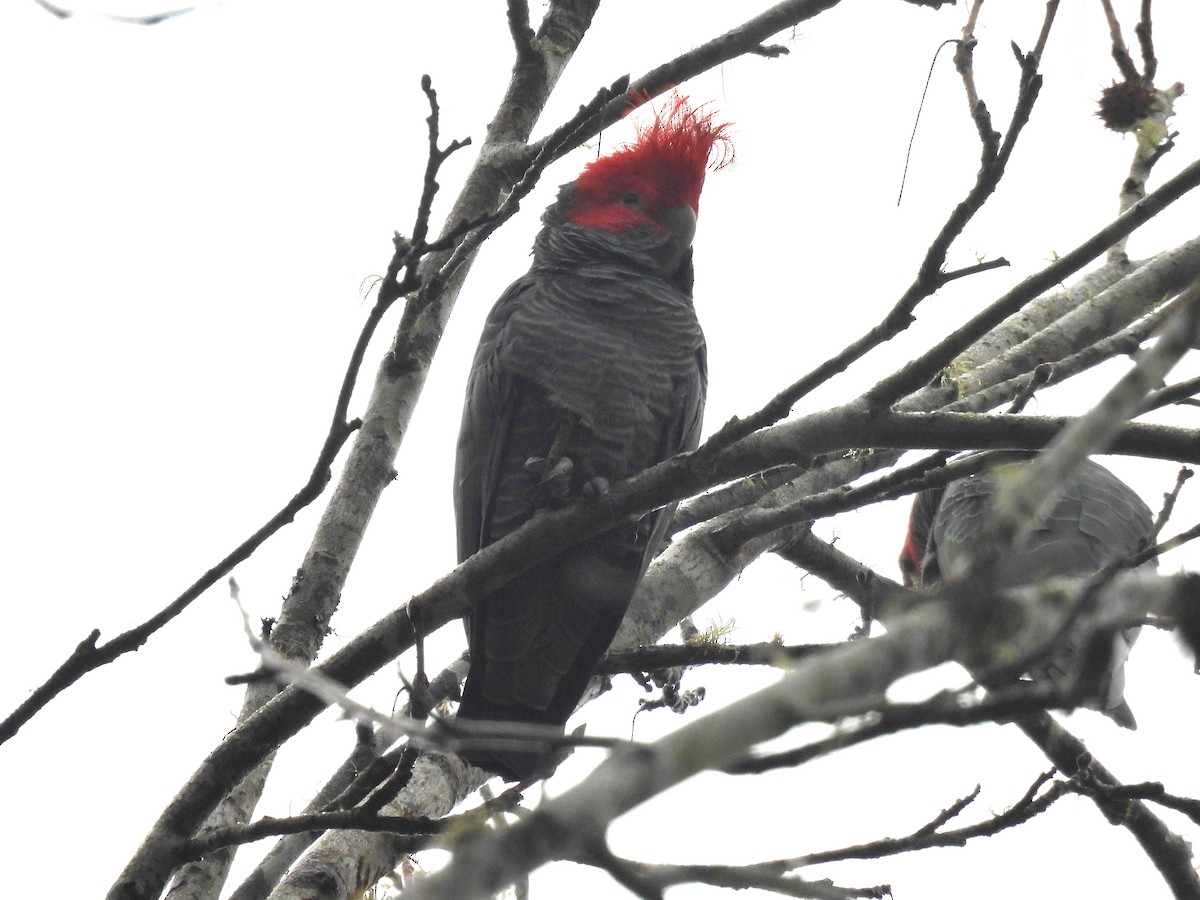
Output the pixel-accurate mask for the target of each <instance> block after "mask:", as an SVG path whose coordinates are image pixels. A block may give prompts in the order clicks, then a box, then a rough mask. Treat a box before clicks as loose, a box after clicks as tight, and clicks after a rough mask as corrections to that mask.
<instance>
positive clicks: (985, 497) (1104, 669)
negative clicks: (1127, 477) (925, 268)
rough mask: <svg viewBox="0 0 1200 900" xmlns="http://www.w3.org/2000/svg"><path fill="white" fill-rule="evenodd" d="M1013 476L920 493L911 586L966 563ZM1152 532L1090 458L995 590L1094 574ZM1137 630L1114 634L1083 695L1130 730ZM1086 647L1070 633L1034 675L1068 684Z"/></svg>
mask: <svg viewBox="0 0 1200 900" xmlns="http://www.w3.org/2000/svg"><path fill="white" fill-rule="evenodd" d="M1011 475H1012V473H1011V472H1007V473H1006V472H1005V468H1004V467H1002V468H1000V469H997V470H991V471H987V472H983V473H980V474H978V475H975V476H972V477H970V478H964V479H962V480H960V481H955V482H953V483H951V484H950V485H948V486H947V487H944V488H934V489H931V490H928V491H924V492H922V493H920V494H918V495H917V496H916V498H915V499H914V501H913V506H912V514H911V516H910V518H909V525H908V535H907V537H906V539H905V542H904V549H903V550H902V551H901V553H900V568H901V571H902V572H903V574H904V583H905V584H906V585H908V586H910V587H911V586H914V585H925V586H928V585H931V584H934V583H936V582H937V581H939V580H940V579H941V577H942V573H943V572H944V571H946V572H949V571H955V570H956V569H957V568H959V567H960V566H961V565H962V562H961V561H962V560H964V558H965V557H966V555H967V554H970V553H972V552H973V551H974V549H975V548H976V547H977V542H978V541H979V540H980V539H981V537H982V534H983V525H984V522H985V521H986V519H987V517H988V515H989V513H990V512H991V510H992V505H993V503H994V501H995V497H996V493H997V486H998V483H999V479H1001V478H1004V477H1007V476H1011ZM1153 527H1154V517H1153V515H1152V514H1151V512H1150V509H1149V508H1148V507H1147V506H1146V504H1145V503H1143V502H1142V499H1141V498H1140V497H1139V496H1138V495H1137V494H1135V493H1134V492H1133V490H1132V489H1131V488H1130V487H1129V486H1128V485H1127V484H1125V482H1123V481H1121V479H1119V478H1117V477H1116V476H1115V475H1113V474H1112V473H1111V472H1110V471H1108V469H1106V468H1104V467H1103V466H1101V465H1099V464H1097V463H1094V462H1092V461H1091V460H1087V461H1085V462H1084V463H1083V464H1082V465H1081V466H1080V467H1079V468H1078V469H1077V470H1076V471H1075V474H1074V475H1073V476H1072V477H1071V478H1070V479H1069V480H1068V481H1067V483H1066V485H1065V486H1064V488H1063V491H1062V493H1061V494H1060V495H1059V497H1058V499H1057V500H1056V501H1055V502H1054V504H1053V506H1052V508H1051V509H1050V510H1049V512H1048V513H1047V514H1046V515H1045V517H1044V518H1043V519H1042V521H1041V522H1039V523H1038V525H1037V527H1036V528H1035V529H1034V530H1033V532H1032V533H1031V534H1030V535H1029V537H1028V539H1027V540H1026V541H1025V542H1024V543H1023V544H1022V545H1021V546H1020V547H1018V548H1015V549H1014V550H1013V551H1012V552H1010V553H1008V554H1007V555H1006V556H1004V557H1002V558H1001V559H1000V560H999V562H998V565H997V569H996V573H997V587H1000V588H1003V587H1015V586H1018V585H1029V584H1036V583H1037V582H1038V581H1040V580H1042V579H1046V578H1051V577H1055V576H1078V577H1086V576H1088V575H1092V574H1093V573H1095V572H1096V571H1098V570H1099V569H1100V568H1101V567H1102V566H1104V565H1105V564H1106V563H1109V562H1112V561H1114V560H1119V559H1122V558H1125V557H1128V556H1129V555H1130V554H1132V553H1134V552H1135V551H1136V550H1138V549H1139V547H1140V546H1141V544H1142V542H1143V541H1145V540H1146V539H1148V538H1149V537H1150V535H1151V532H1152V530H1153ZM1147 565H1149V566H1153V565H1156V564H1155V563H1148V564H1147ZM1138 630H1139V629H1138V627H1136V626H1131V627H1127V628H1123V629H1120V630H1118V631H1116V632H1114V633H1113V634H1112V635H1111V656H1110V657H1109V659H1108V661H1107V663H1105V664H1104V665H1102V666H1100V667H1099V668H1100V672H1099V674H1098V677H1096V678H1095V679H1093V680H1092V681H1091V682H1090V683H1089V684H1088V686H1087V690H1086V691H1085V695H1084V703H1085V705H1087V706H1089V707H1092V708H1094V709H1098V710H1100V711H1101V712H1103V713H1105V714H1106V715H1108V716H1109V717H1111V718H1112V719H1113V720H1114V721H1115V722H1117V723H1118V724H1120V725H1123V726H1125V727H1126V728H1135V727H1137V726H1136V723H1135V721H1134V718H1133V713H1132V711H1131V710H1130V709H1129V705H1128V704H1127V703H1126V702H1125V698H1124V690H1125V658H1126V657H1127V656H1128V655H1129V649H1130V647H1131V646H1132V645H1133V642H1134V640H1135V639H1136V638H1137V634H1138ZM1080 644H1081V637H1080V635H1079V634H1077V633H1074V634H1073V633H1071V632H1070V631H1068V633H1067V635H1066V638H1065V640H1064V641H1063V644H1062V646H1061V647H1059V648H1058V649H1057V650H1056V651H1055V652H1054V654H1053V655H1052V656H1051V658H1050V659H1049V660H1048V661H1047V662H1045V663H1044V664H1042V666H1041V667H1040V668H1038V669H1036V670H1035V671H1033V672H1031V673H1030V674H1031V675H1033V676H1035V677H1046V678H1048V679H1049V680H1050V681H1051V683H1059V684H1063V683H1066V680H1067V679H1068V678H1070V677H1072V676H1073V675H1074V674H1075V669H1076V668H1077V667H1078V665H1077V664H1078V663H1079V662H1080V660H1077V659H1076V657H1077V656H1078V654H1079V653H1080V651H1081V646H1080ZM1101 660H1103V657H1101Z"/></svg>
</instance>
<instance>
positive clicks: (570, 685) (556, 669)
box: [454, 103, 723, 780]
mask: <svg viewBox="0 0 1200 900" xmlns="http://www.w3.org/2000/svg"><path fill="white" fill-rule="evenodd" d="M670 115H671V117H672V118H670V119H669V120H666V121H667V124H666V125H663V124H661V123H662V121H663V120H661V119H660V124H657V125H656V126H655V128H654V130H653V131H651V132H646V133H644V134H643V138H642V139H643V140H645V139H646V138H645V134H651V136H652V139H651V140H650V141H649V143H648V145H647V148H646V152H647V154H648V155H649V156H650V157H651V158H652V161H654V162H655V163H656V164H658V165H666V164H670V162H671V160H672V159H674V157H673V156H672V154H676V153H678V152H682V151H687V152H686V154H685V159H684V162H685V163H686V164H687V165H692V164H693V163H695V162H698V164H699V165H700V166H701V167H702V166H703V164H704V160H706V159H707V157H708V150H709V148H710V147H711V146H712V145H713V144H714V143H715V142H717V141H718V140H719V139H720V136H721V133H722V131H723V127H722V126H715V125H713V124H712V122H711V119H710V118H709V117H706V116H701V115H698V114H696V113H693V112H692V111H690V110H688V109H687V108H686V105H681V104H678V103H677V105H676V107H675V109H674V110H673V111H672V112H671V114H670ZM664 128H666V129H668V131H667V132H664V131H663V129H664ZM670 129H674V130H670ZM664 133H666V134H669V136H670V137H671V140H672V141H675V143H670V142H668V143H664V141H663V135H664ZM681 136H682V137H681ZM639 146H640V145H639V144H635V145H633V147H632V148H627V149H624V150H620V151H617V153H615V154H614V155H613V157H610V158H605V159H602V160H599V161H597V162H596V163H594V164H593V166H591V167H589V170H587V171H586V172H585V175H589V173H590V180H589V182H588V188H587V196H586V202H587V203H588V204H591V206H589V207H588V208H586V209H583V210H581V209H580V203H581V199H580V197H579V196H577V193H576V187H575V185H567V186H565V187H564V188H563V189H562V190H561V191H560V193H559V196H558V199H557V201H556V202H555V203H554V204H553V205H552V206H551V207H550V208H549V209H548V210H547V211H546V213H545V214H544V216H543V218H542V229H541V231H540V232H539V234H538V236H537V239H536V240H535V242H534V251H533V264H532V266H531V268H530V270H529V272H528V273H527V274H526V275H524V276H522V277H521V278H519V279H518V280H517V281H516V282H515V283H513V285H512V286H511V287H509V289H508V290H507V291H505V293H504V294H503V295H502V296H501V298H500V299H499V301H497V303H496V305H495V306H494V307H493V308H492V310H491V313H490V314H489V316H488V318H487V321H486V323H485V325H484V329H483V335H482V337H481V338H480V343H479V347H478V349H477V350H476V353H475V358H474V361H473V363H472V370H471V376H470V379H469V381H468V385H467V398H466V405H465V408H464V412H463V421H462V428H461V431H460V433H459V441H458V453H457V459H456V467H455V485H454V487H455V491H454V503H455V512H456V517H457V521H458V553H459V558H460V560H461V559H466V558H467V557H468V556H470V555H471V554H473V553H475V552H476V551H477V550H479V549H480V548H482V547H485V546H487V545H489V544H491V543H493V542H495V541H497V540H500V539H501V538H503V537H504V536H506V535H508V534H510V533H512V532H513V531H514V530H516V529H517V528H519V527H520V526H521V525H523V524H524V523H525V522H527V521H528V520H529V519H530V518H531V517H532V516H533V515H534V514H535V513H536V512H537V509H538V507H539V505H541V504H544V503H545V502H547V498H546V493H547V488H546V486H545V485H544V484H542V481H543V479H544V478H546V477H547V476H548V475H549V476H551V478H552V479H558V480H560V481H565V487H566V493H567V494H569V495H571V496H578V495H580V494H584V493H585V492H586V490H587V489H589V488H591V489H593V492H594V489H595V488H596V487H597V486H600V485H603V484H604V483H605V482H617V481H620V480H622V479H625V478H628V477H630V476H631V475H634V474H636V473H638V472H640V471H642V470H643V469H646V468H648V467H650V466H652V465H654V464H656V463H658V462H661V461H662V460H665V459H667V458H669V457H671V456H673V455H674V454H676V453H678V452H680V451H683V450H691V449H694V448H695V447H696V446H697V444H698V442H699V437H700V426H701V420H702V418H703V413H704V397H705V392H706V388H707V377H708V376H707V368H706V361H705V346H704V335H703V332H702V331H701V329H700V323H699V321H698V320H697V318H696V313H695V310H694V309H693V306H692V297H691V289H692V252H691V246H690V245H691V237H692V233H693V231H694V227H695V213H696V208H697V205H698V194H699V189H700V185H701V184H702V183H703V169H702V168H701V170H700V171H699V172H691V173H688V176H687V177H686V178H682V179H681V178H674V179H671V178H667V179H665V181H663V180H660V179H657V178H656V177H655V173H654V172H653V171H650V172H647V171H643V170H641V169H638V168H637V163H638V154H637V149H638V147H639ZM698 147H699V148H701V149H702V150H703V153H702V154H701V153H699V152H698V150H697V148H698ZM607 162H611V163H612V170H611V171H610V170H609V169H605V168H604V166H605V164H606V163H607ZM627 169H628V172H627V171H626V170H627ZM607 176H611V179H612V183H611V184H608V183H606V182H605V181H604V177H607ZM676 182H677V183H679V184H683V185H686V186H687V189H688V191H689V192H691V191H694V192H695V196H690V195H688V196H674V195H672V194H671V193H670V191H668V190H666V189H665V188H663V184H664V183H665V184H674V183H676ZM597 204H599V205H597ZM580 219H582V220H583V223H582V224H581V223H580V221H579V220H580ZM588 223H592V224H588ZM568 473H569V474H568ZM670 515H671V509H666V510H659V511H657V512H654V513H650V514H648V515H646V516H644V517H643V518H642V519H641V521H639V522H636V523H626V524H622V525H619V526H617V527H615V528H613V529H612V530H611V531H609V532H606V533H605V534H602V535H599V536H597V537H595V538H592V539H591V540H588V541H586V542H584V543H583V544H580V545H578V546H576V547H573V548H571V549H570V550H568V551H566V552H565V553H563V554H561V555H559V556H558V557H556V558H555V559H552V560H550V561H549V562H546V563H544V564H542V565H540V566H536V567H534V568H533V569H532V570H531V571H529V572H526V573H525V574H523V575H521V576H518V577H517V578H516V579H514V580H513V581H511V582H510V583H508V584H507V585H505V586H504V587H502V588H500V589H499V590H497V591H495V592H493V593H492V594H490V595H489V596H487V597H484V598H481V599H480V600H479V601H478V603H477V604H476V605H475V607H474V609H473V611H472V613H471V615H470V616H469V617H468V620H467V628H468V636H469V640H470V649H471V672H470V675H469V676H468V678H467V683H466V686H465V688H464V691H463V698H462V703H461V705H460V707H459V713H458V715H459V717H460V718H465V719H488V720H498V721H508V722H523V723H537V724H544V725H554V726H561V725H563V724H564V723H565V722H566V719H567V717H568V716H570V714H571V713H572V712H573V711H574V708H575V706H576V704H577V703H578V702H579V699H580V697H581V695H582V694H583V691H584V690H585V688H586V686H587V682H588V680H589V678H590V677H591V674H592V671H593V669H594V667H595V664H596V662H597V661H598V660H599V658H600V656H601V655H603V653H604V652H605V650H606V649H607V648H608V645H609V643H610V642H611V641H612V637H613V635H614V634H615V633H616V630H617V627H618V625H619V624H620V621H621V618H622V617H623V616H624V614H625V610H626V608H627V607H628V605H629V601H630V599H631V598H632V596H633V592H634V590H635V589H636V587H637V584H638V581H639V579H640V578H641V576H642V574H643V573H644V572H645V569H646V566H647V565H648V564H649V563H650V560H651V559H652V558H653V556H654V554H655V553H656V552H657V549H658V547H659V545H660V544H661V541H662V536H663V533H664V530H665V527H666V525H667V523H668V521H669V517H670ZM463 755H464V756H465V757H466V758H467V759H468V760H469V761H471V762H473V763H475V764H477V765H479V766H481V767H484V768H487V769H490V770H491V771H494V772H496V773H498V774H500V775H502V776H503V777H505V778H506V779H510V780H516V779H523V778H526V777H528V776H530V775H532V774H535V773H537V772H539V771H541V770H542V769H543V767H544V765H545V760H544V759H543V758H542V756H543V755H542V754H540V753H539V752H537V750H536V749H529V750H526V749H507V748H502V747H492V748H487V749H479V750H471V751H468V752H466V753H464V754H463Z"/></svg>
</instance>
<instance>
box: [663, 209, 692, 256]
mask: <svg viewBox="0 0 1200 900" xmlns="http://www.w3.org/2000/svg"><path fill="white" fill-rule="evenodd" d="M658 221H659V224H661V225H662V226H663V227H664V228H666V229H667V230H668V231H669V232H671V233H672V234H673V235H675V238H676V240H678V242H679V246H680V247H681V248H687V247H690V246H692V238H694V237H695V236H696V211H695V210H694V209H692V208H691V207H690V206H689V205H688V204H686V203H685V204H683V206H676V207H675V208H674V209H668V210H666V211H665V212H663V213H662V214H661V215H659V216H658Z"/></svg>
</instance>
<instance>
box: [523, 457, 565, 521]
mask: <svg viewBox="0 0 1200 900" xmlns="http://www.w3.org/2000/svg"><path fill="white" fill-rule="evenodd" d="M525 468H526V469H528V470H530V471H532V472H536V473H538V475H539V477H538V481H537V484H536V485H535V486H534V491H535V494H534V506H535V507H537V508H539V509H541V508H544V507H558V506H562V505H563V504H564V503H566V502H567V499H568V497H570V495H571V477H572V475H573V474H574V472H575V464H574V463H573V462H571V460H570V458H569V457H566V456H561V457H559V458H558V459H557V460H553V461H551V460H549V459H546V458H545V457H542V456H531V457H530V458H529V459H527V460H525Z"/></svg>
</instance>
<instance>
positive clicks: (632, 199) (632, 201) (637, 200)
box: [621, 191, 642, 206]
mask: <svg viewBox="0 0 1200 900" xmlns="http://www.w3.org/2000/svg"><path fill="white" fill-rule="evenodd" d="M621 202H622V203H624V204H625V205H626V206H640V205H641V203H642V198H641V197H639V196H638V195H637V194H635V193H634V192H633V191H630V192H629V193H628V194H626V195H625V196H624V197H622V198H621Z"/></svg>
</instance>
